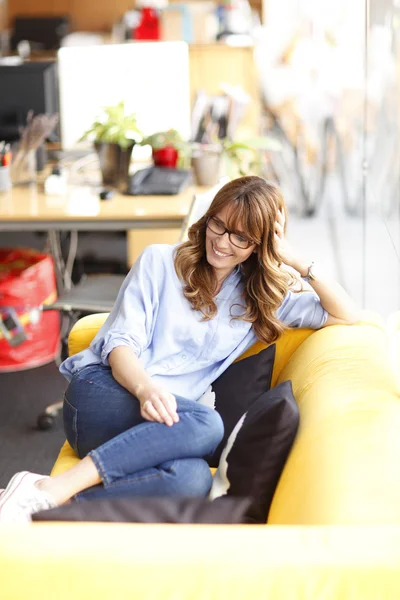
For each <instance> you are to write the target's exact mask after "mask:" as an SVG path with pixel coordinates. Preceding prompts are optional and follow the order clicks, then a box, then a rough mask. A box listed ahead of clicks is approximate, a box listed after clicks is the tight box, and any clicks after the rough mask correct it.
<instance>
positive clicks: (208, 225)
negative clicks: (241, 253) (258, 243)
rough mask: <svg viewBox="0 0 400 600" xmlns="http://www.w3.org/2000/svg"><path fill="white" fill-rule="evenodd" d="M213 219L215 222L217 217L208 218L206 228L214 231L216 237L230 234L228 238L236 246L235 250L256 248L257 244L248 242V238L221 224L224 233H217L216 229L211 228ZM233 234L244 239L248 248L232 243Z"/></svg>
mask: <svg viewBox="0 0 400 600" xmlns="http://www.w3.org/2000/svg"><path fill="white" fill-rule="evenodd" d="M211 219H214V221H215V216H214V215H212V216H211V217H207V219H206V228H207V227H208V228H209V229H210V231H212V232H213V233H215V235H221V236H222V235H225V234H226V233H227V234H228V238H229V241H230V243H231V244H232V246H235V248H239V250H248V249H249V248H250V246H254V245H255V242H252V241H251V240H248V239H247V238H245V237H244V236H242V235H241V234H240V233H237V232H236V231H231V230H230V229H227V227H225V225H223V224H222V223H221V227H222V228H223V230H224V231H223V232H222V233H217V232H216V231H214V229H213V228H212V227H210V221H211ZM231 234H233V235H238V236H239V237H243V239H244V240H246V241H247V246H246V247H243V246H238V245H237V244H235V242H232V240H231Z"/></svg>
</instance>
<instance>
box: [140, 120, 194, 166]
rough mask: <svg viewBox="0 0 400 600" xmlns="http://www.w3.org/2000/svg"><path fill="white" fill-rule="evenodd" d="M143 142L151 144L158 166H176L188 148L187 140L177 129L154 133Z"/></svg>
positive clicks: (143, 143)
mask: <svg viewBox="0 0 400 600" xmlns="http://www.w3.org/2000/svg"><path fill="white" fill-rule="evenodd" d="M141 144H142V146H144V145H149V146H151V149H152V155H153V161H154V164H155V165H156V166H157V167H170V168H176V166H177V164H178V161H180V160H181V159H183V158H184V155H185V151H186V149H187V142H185V140H184V139H183V138H182V136H181V134H180V133H179V131H177V130H176V129H168V130H166V131H158V132H157V133H153V134H152V135H149V136H147V137H145V138H144V139H143V140H142V142H141Z"/></svg>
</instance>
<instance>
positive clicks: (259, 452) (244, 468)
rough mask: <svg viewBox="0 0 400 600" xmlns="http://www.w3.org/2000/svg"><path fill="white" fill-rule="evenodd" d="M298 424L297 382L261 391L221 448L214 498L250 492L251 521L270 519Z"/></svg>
mask: <svg viewBox="0 0 400 600" xmlns="http://www.w3.org/2000/svg"><path fill="white" fill-rule="evenodd" d="M298 426H299V411H298V407H297V403H296V400H295V399H294V396H293V391H292V384H291V382H290V381H285V382H284V383H281V384H280V385H278V386H277V387H275V388H273V389H272V390H269V391H268V392H265V393H264V394H262V395H261V396H260V397H259V398H258V400H256V402H254V403H253V404H252V405H251V406H250V407H249V409H248V411H247V412H246V413H245V414H244V415H243V416H242V417H241V418H240V419H239V421H238V422H237V424H236V426H235V427H234V429H233V431H232V433H231V435H230V436H229V439H228V441H227V443H226V445H225V447H224V449H223V451H222V454H221V458H220V462H219V466H218V469H217V472H216V473H215V475H214V480H213V484H212V488H211V491H210V499H211V500H214V499H215V498H218V497H221V496H223V495H225V494H227V495H228V496H239V497H250V498H251V499H252V502H251V505H250V507H249V508H248V509H247V511H246V519H245V522H246V523H265V522H266V520H267V517H268V512H269V508H270V505H271V502H272V498H273V495H274V493H275V489H276V486H277V484H278V481H279V478H280V476H281V473H282V470H283V467H284V465H285V462H286V459H287V457H288V455H289V452H290V449H291V447H292V444H293V442H294V439H295V437H296V433H297V429H298Z"/></svg>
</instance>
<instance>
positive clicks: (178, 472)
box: [163, 458, 212, 497]
mask: <svg viewBox="0 0 400 600" xmlns="http://www.w3.org/2000/svg"><path fill="white" fill-rule="evenodd" d="M163 466H164V467H165V466H166V465H163ZM168 471H169V472H170V474H174V475H175V476H176V479H175V481H174V483H173V486H171V488H173V493H172V495H175V496H191V497H204V496H207V494H208V493H209V491H210V489H211V485H212V475H211V471H210V467H209V466H208V464H207V463H206V461H205V460H203V459H202V458H186V459H181V460H178V461H171V466H170V468H169V469H168ZM171 491H172V489H171V490H170V491H169V493H171Z"/></svg>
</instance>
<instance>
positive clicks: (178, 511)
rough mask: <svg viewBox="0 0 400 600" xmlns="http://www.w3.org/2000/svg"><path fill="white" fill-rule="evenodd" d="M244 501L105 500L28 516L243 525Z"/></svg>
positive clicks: (75, 503) (247, 504)
mask: <svg viewBox="0 0 400 600" xmlns="http://www.w3.org/2000/svg"><path fill="white" fill-rule="evenodd" d="M249 505H250V500H249V499H248V498H229V497H226V496H225V497H221V498H217V499H216V500H215V501H214V502H210V501H209V500H207V499H206V498H173V497H168V498H158V497H151V498H106V499H103V500H87V501H84V502H72V503H71V504H66V505H64V506H58V507H57V508H52V509H50V510H43V511H40V512H38V513H35V514H33V515H32V520H33V521H97V522H104V523H105V522H107V523H110V522H117V523H207V524H233V523H243V521H244V515H245V512H246V510H247V508H248V507H249Z"/></svg>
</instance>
